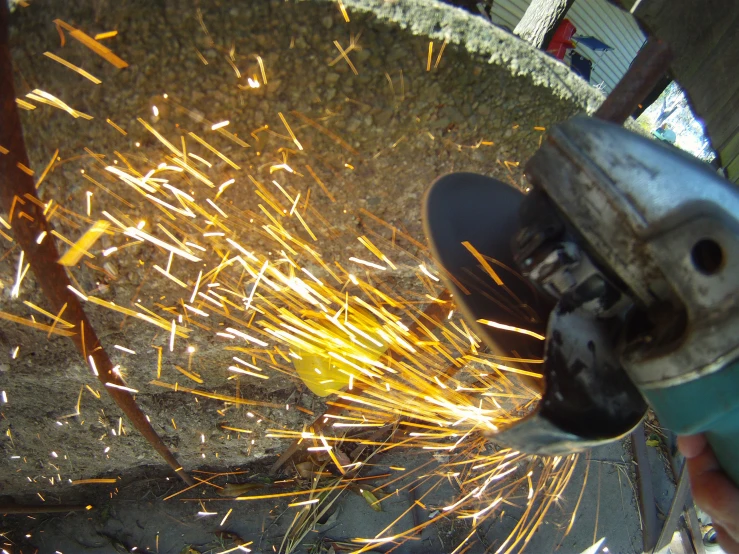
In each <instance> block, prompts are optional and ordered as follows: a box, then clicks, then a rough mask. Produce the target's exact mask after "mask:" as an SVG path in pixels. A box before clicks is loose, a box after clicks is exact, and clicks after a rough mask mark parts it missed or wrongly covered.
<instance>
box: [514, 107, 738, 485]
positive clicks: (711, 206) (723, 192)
mask: <svg viewBox="0 0 739 554" xmlns="http://www.w3.org/2000/svg"><path fill="white" fill-rule="evenodd" d="M526 175H527V178H528V179H529V181H530V182H531V183H532V185H533V186H534V187H535V188H536V189H540V190H541V191H543V192H544V193H545V194H546V196H547V197H548V198H549V200H550V201H551V202H552V204H553V205H554V206H555V208H556V210H557V212H558V213H559V214H561V217H562V218H563V219H564V220H565V221H566V223H567V225H568V226H570V228H571V231H572V234H573V236H575V237H577V247H578V248H579V249H580V251H581V252H580V253H581V256H582V257H583V258H588V259H589V261H590V262H591V263H592V264H593V265H594V266H595V267H597V268H598V270H599V271H600V272H601V273H602V278H603V279H604V280H606V281H608V282H609V283H610V284H611V286H613V287H614V288H616V289H617V290H618V292H620V293H621V294H622V295H623V297H624V300H626V301H627V303H628V302H631V303H632V306H630V308H629V309H630V311H631V313H630V314H629V315H628V316H627V317H626V319H625V320H624V326H623V329H622V333H621V336H620V337H619V339H618V342H619V344H618V346H617V348H618V350H619V357H620V360H621V363H622V365H623V367H624V369H625V371H626V373H627V374H628V375H629V377H630V379H631V380H632V382H633V383H634V384H635V385H636V386H637V387H638V388H639V390H640V392H641V393H642V395H643V396H644V398H645V399H646V400H647V401H648V402H649V404H650V405H651V406H652V407H653V408H654V410H655V412H656V413H657V415H658V416H659V418H660V421H661V423H662V424H663V425H665V426H666V427H668V428H670V429H672V430H673V431H675V432H677V433H680V434H692V433H706V435H707V437H708V440H709V442H710V444H711V446H712V447H713V449H714V451H715V452H716V454H717V456H718V457H719V460H720V462H721V464H722V467H723V468H724V469H725V470H726V471H727V473H729V474H730V475H731V476H732V478H733V480H734V481H735V482H737V483H739V294H738V293H739V190H737V188H736V186H734V185H732V184H731V183H729V182H728V181H726V180H724V179H722V178H721V177H719V176H718V175H717V174H715V173H714V172H713V171H711V169H710V168H709V167H708V166H707V165H705V164H703V163H701V162H699V161H698V160H696V159H694V158H692V157H691V156H688V155H687V154H685V153H683V152H680V151H679V150H677V149H675V148H673V147H671V146H669V145H665V144H661V143H656V142H654V141H651V140H648V139H646V138H644V137H640V136H638V135H635V134H633V133H631V132H629V131H627V130H626V129H624V128H622V127H619V126H616V125H613V124H610V123H605V122H602V121H598V120H595V119H589V118H584V117H580V118H575V119H573V120H570V121H568V122H566V123H564V124H562V125H560V126H558V127H556V128H555V129H554V130H553V132H552V135H551V137H550V139H549V140H548V141H547V143H546V144H545V145H544V146H543V147H542V148H541V149H540V150H539V151H538V152H537V153H536V154H535V155H534V156H533V157H532V158H531V160H530V161H529V163H528V165H527V166H526ZM519 258H521V256H519ZM527 259H531V258H527ZM521 262H522V265H521V267H522V268H523V269H524V270H525V271H526V272H527V273H528V274H529V275H532V271H531V268H528V269H527V264H526V259H521ZM575 286H576V285H575Z"/></svg>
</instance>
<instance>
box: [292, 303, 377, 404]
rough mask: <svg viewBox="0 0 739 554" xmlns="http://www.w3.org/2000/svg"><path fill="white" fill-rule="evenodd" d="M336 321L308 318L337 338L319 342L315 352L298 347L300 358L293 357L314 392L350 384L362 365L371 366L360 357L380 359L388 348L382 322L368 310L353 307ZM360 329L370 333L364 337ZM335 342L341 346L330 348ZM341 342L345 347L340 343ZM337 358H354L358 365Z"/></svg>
mask: <svg viewBox="0 0 739 554" xmlns="http://www.w3.org/2000/svg"><path fill="white" fill-rule="evenodd" d="M334 321H335V322H332V320H331V319H330V318H326V319H313V318H311V319H310V320H308V321H306V323H308V324H309V325H310V327H312V328H313V329H315V331H316V332H317V333H320V334H321V335H323V336H331V337H335V338H336V339H337V340H336V341H324V342H323V343H322V344H320V345H318V343H316V345H317V348H315V349H312V350H311V351H308V350H305V349H298V350H297V351H296V352H295V353H296V354H297V355H298V356H299V358H295V357H293V365H294V366H295V371H296V372H297V373H298V376H299V377H300V378H301V379H302V381H303V383H305V384H306V386H307V387H308V388H309V389H310V390H311V392H313V394H315V395H317V396H321V397H325V396H328V395H330V394H335V393H337V392H339V391H340V390H341V389H343V388H344V387H347V386H349V384H350V382H351V381H352V376H356V375H359V374H361V370H360V369H359V368H369V364H367V363H363V362H362V361H360V360H358V359H357V358H365V359H367V360H369V361H371V362H376V361H377V360H379V359H380V358H381V357H382V355H383V354H384V353H385V351H386V350H387V344H385V341H383V340H382V337H380V336H379V334H378V333H377V330H378V329H380V324H379V323H378V321H377V319H375V317H374V316H373V315H372V314H371V313H370V312H369V311H368V310H365V309H363V308H354V307H351V308H350V309H349V315H348V317H345V316H344V315H339V316H338V317H337V318H336V319H335V320H334ZM356 329H358V330H359V331H361V332H362V333H364V334H365V335H366V336H362V333H359V332H358V331H356ZM368 337H369V338H368ZM370 339H371V340H370ZM332 342H333V343H334V344H337V348H336V349H335V350H334V349H331V350H330V349H326V345H329V344H331V343H332ZM339 343H343V345H345V346H340V345H339ZM337 357H340V358H343V359H345V360H350V361H351V362H352V363H353V364H354V366H352V365H350V364H348V363H344V362H342V361H341V360H340V359H337Z"/></svg>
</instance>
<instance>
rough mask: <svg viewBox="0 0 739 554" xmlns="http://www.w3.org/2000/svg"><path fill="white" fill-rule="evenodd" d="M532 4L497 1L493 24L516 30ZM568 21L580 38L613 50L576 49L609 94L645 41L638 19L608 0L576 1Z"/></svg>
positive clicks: (526, 0)
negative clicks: (607, 46)
mask: <svg viewBox="0 0 739 554" xmlns="http://www.w3.org/2000/svg"><path fill="white" fill-rule="evenodd" d="M529 4H530V0H494V2H493V10H492V14H491V17H492V20H493V23H495V24H496V25H501V26H503V27H506V28H508V29H510V30H513V28H514V27H515V26H516V24H517V23H518V22H519V20H520V19H521V17H522V16H523V14H524V12H525V11H526V8H527V7H528V6H529ZM567 18H568V19H569V20H570V21H572V23H573V24H574V25H575V27H577V34H578V35H580V36H594V37H596V38H598V39H600V40H601V41H603V42H605V43H606V44H608V45H609V46H611V47H613V50H611V51H609V52H604V53H597V52H593V51H592V50H590V49H589V48H587V47H585V46H582V45H580V46H578V47H577V49H576V50H577V52H579V53H580V54H582V55H583V56H585V57H586V58H588V59H590V60H592V61H593V73H592V75H591V77H590V82H591V84H593V85H596V86H597V85H599V84H600V83H603V86H602V88H603V91H604V92H606V93H608V92H610V91H611V90H612V89H613V87H614V86H615V85H616V83H617V82H618V81H619V79H620V78H621V76H622V75H623V74H624V73H625V72H626V70H627V69H628V68H629V65H630V64H631V61H632V60H633V59H634V56H636V53H637V52H638V51H639V48H641V45H642V43H643V42H644V40H645V37H644V34H643V33H642V32H641V30H640V29H639V26H638V25H637V23H636V20H635V19H634V17H633V16H632V15H631V14H629V13H627V12H624V11H622V10H620V9H618V8H617V7H615V6H613V5H612V4H609V3H608V2H607V1H606V0H576V1H575V3H574V4H573V6H572V8H570V11H569V12H568V13H567Z"/></svg>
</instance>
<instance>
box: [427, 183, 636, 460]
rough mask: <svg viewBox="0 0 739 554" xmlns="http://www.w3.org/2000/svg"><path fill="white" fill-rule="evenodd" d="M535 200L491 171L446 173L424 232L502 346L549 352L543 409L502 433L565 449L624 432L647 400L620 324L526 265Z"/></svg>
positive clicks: (536, 448) (468, 311) (481, 332)
mask: <svg viewBox="0 0 739 554" xmlns="http://www.w3.org/2000/svg"><path fill="white" fill-rule="evenodd" d="M526 198H527V197H526V196H525V195H524V194H522V193H521V192H520V191H518V190H516V189H514V188H512V187H510V186H509V185H506V184H505V183H502V182H500V181H497V180H495V179H491V178H488V177H484V176H482V175H477V174H473V173H455V174H450V175H446V176H444V177H441V178H440V179H438V180H437V181H436V182H435V183H434V184H433V185H432V187H431V188H430V189H429V191H428V192H427V193H426V198H425V202H424V206H423V224H424V231H425V233H426V236H427V238H428V240H429V244H430V246H431V251H432V253H433V255H434V257H435V259H436V260H437V262H438V263H439V265H440V266H441V269H442V272H441V275H442V277H443V279H444V282H445V284H446V286H447V287H448V288H449V289H450V290H451V291H452V294H453V298H454V301H455V304H456V305H457V307H458V308H459V309H460V310H461V311H462V314H463V315H464V317H465V319H466V321H467V322H468V324H470V325H471V326H472V327H473V328H474V331H475V333H476V334H477V335H478V336H479V337H481V338H482V339H483V341H484V343H485V345H486V346H487V347H488V348H489V349H490V350H491V351H492V353H493V354H495V355H500V356H511V355H512V354H513V353H514V352H515V354H516V355H517V356H518V357H521V358H533V359H542V358H543V359H544V362H545V363H544V364H541V365H534V366H531V368H542V371H543V379H535V380H534V381H535V382H536V383H537V384H539V387H538V388H539V390H541V384H542V382H543V385H544V387H543V388H544V390H543V394H542V400H541V402H540V403H539V405H538V407H537V409H536V410H535V411H534V412H532V413H530V414H529V415H527V416H526V417H524V418H523V419H521V420H519V421H518V422H517V423H515V424H513V425H512V426H510V427H508V428H505V429H502V430H501V431H500V432H498V433H496V434H495V436H494V440H495V441H496V442H500V443H503V444H506V445H507V446H510V447H512V448H515V449H517V450H521V451H524V452H529V453H532V454H565V453H569V452H576V451H579V450H583V449H586V448H590V447H593V446H597V445H599V444H603V443H605V442H609V441H612V440H614V439H616V438H619V437H621V436H623V435H624V434H626V433H628V432H629V431H631V429H633V427H634V426H635V425H637V424H638V422H639V421H640V420H641V417H642V416H643V414H644V412H645V410H646V406H645V404H644V401H643V400H642V398H641V396H640V395H639V392H638V391H637V390H636V388H635V387H634V385H633V384H632V383H631V381H630V380H629V379H628V377H627V376H626V374H625V372H624V371H623V369H622V368H621V366H620V363H619V361H618V356H617V354H616V352H614V350H613V343H614V341H613V340H612V339H613V332H612V329H611V326H610V323H611V322H609V321H608V320H600V319H597V318H595V317H594V316H593V315H591V314H589V313H587V312H585V311H583V310H572V309H569V310H564V309H562V308H561V307H560V306H559V305H555V303H554V301H553V300H552V299H551V298H549V297H548V296H545V295H543V294H540V293H539V292H538V291H537V289H536V288H535V287H534V286H533V285H532V284H531V283H530V282H529V281H528V280H527V279H525V278H524V277H522V276H521V275H520V274H519V273H518V271H517V268H516V265H515V262H514V245H513V242H514V238H515V237H516V235H517V234H518V233H519V231H520V222H519V211H520V209H521V206H522V205H523V204H524V202H525V201H526ZM481 321H487V322H494V323H495V324H496V326H490V325H488V324H484V323H481ZM514 328H515V329H514ZM522 329H523V330H526V331H528V333H522V332H521V330H522ZM545 337H546V341H545V340H544V339H545ZM529 384H531V383H529Z"/></svg>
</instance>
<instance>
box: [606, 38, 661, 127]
mask: <svg viewBox="0 0 739 554" xmlns="http://www.w3.org/2000/svg"><path fill="white" fill-rule="evenodd" d="M671 61H672V52H671V50H670V47H669V46H668V45H667V43H665V42H663V41H661V40H659V39H657V38H655V37H649V38H648V39H647V42H646V44H645V45H644V46H642V48H641V50H639V53H638V54H637V55H636V58H634V61H632V62H631V66H630V67H629V69H628V70H627V71H626V73H625V74H624V76H623V77H621V80H620V81H619V82H618V84H617V85H616V87H615V88H614V89H613V90H612V91H611V94H609V95H608V97H607V98H606V99H605V100H604V101H603V104H601V106H600V107H599V108H598V109H597V110H596V112H595V113H594V114H593V117H597V118H598V119H603V120H605V121H611V122H613V123H619V124H623V123H624V122H625V121H626V120H627V119H628V118H629V116H630V115H631V114H632V113H634V111H635V110H636V108H637V107H638V106H639V103H640V102H641V101H642V100H644V98H646V97H647V94H649V93H650V92H651V91H652V89H653V88H654V87H655V86H657V83H659V81H660V79H661V78H662V76H663V75H664V74H665V73H667V71H668V70H669V69H670V62H671Z"/></svg>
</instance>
